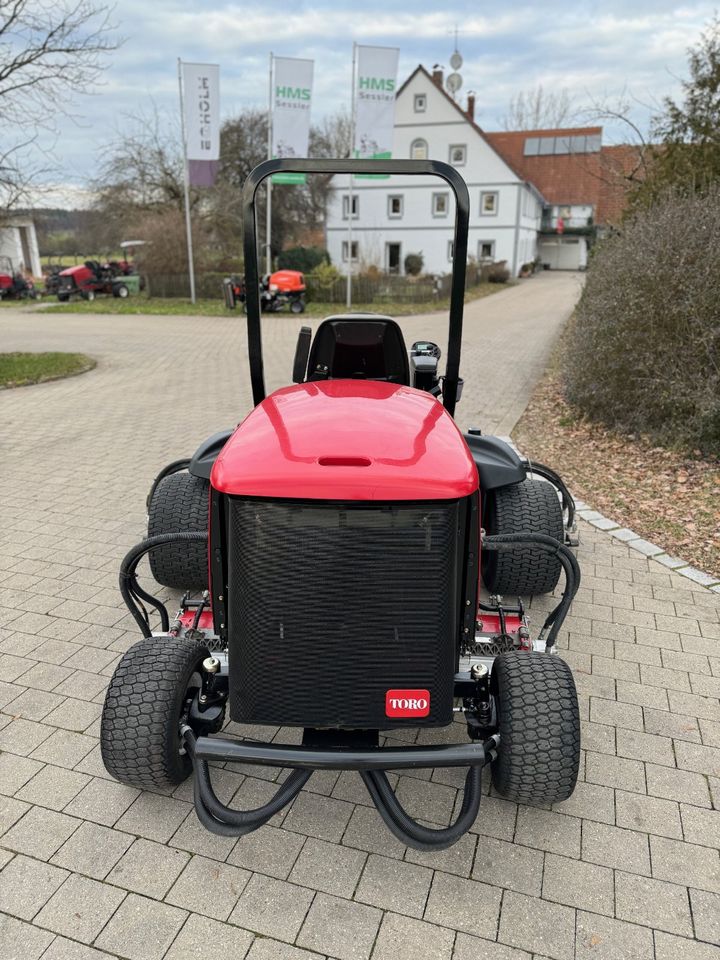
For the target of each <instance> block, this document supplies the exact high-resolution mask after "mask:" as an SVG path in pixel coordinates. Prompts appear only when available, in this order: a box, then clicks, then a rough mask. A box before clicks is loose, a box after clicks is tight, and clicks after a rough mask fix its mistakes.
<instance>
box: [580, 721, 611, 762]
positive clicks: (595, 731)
mask: <svg viewBox="0 0 720 960" xmlns="http://www.w3.org/2000/svg"><path fill="white" fill-rule="evenodd" d="M580 735H581V739H582V745H583V748H584V749H585V750H593V751H595V752H596V753H609V754H612V755H614V754H615V727H611V726H608V725H607V724H604V723H589V722H587V721H584V720H583V721H582V722H581V724H580Z"/></svg>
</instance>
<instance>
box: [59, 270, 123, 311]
mask: <svg viewBox="0 0 720 960" xmlns="http://www.w3.org/2000/svg"><path fill="white" fill-rule="evenodd" d="M132 272H133V270H132V266H131V265H130V264H129V263H127V262H126V261H120V262H112V263H106V264H101V263H100V262H99V261H98V260H86V261H85V263H83V264H82V265H78V266H75V267H68V268H67V269H66V270H61V271H60V273H59V274H58V275H57V280H56V281H55V286H56V289H57V298H58V300H60V301H62V302H63V303H64V302H67V301H68V300H70V298H71V297H75V296H80V297H82V298H83V299H84V300H94V299H95V297H96V295H97V294H98V293H105V294H112V296H113V297H122V298H125V297H128V296H130V285H129V283H128V282H127V280H126V277H127V276H129V275H131V274H132Z"/></svg>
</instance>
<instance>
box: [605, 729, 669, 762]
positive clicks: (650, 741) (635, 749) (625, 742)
mask: <svg viewBox="0 0 720 960" xmlns="http://www.w3.org/2000/svg"><path fill="white" fill-rule="evenodd" d="M617 752H618V756H619V757H629V758H630V759H633V760H645V761H652V762H653V763H658V764H662V765H664V766H666V767H674V766H675V754H674V752H673V745H672V740H671V739H670V738H669V737H658V736H655V735H653V734H649V733H639V732H638V731H637V730H618V732H617Z"/></svg>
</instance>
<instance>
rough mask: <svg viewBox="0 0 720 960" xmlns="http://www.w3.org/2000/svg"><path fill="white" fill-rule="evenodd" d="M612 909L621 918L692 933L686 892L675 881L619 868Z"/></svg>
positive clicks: (664, 928) (690, 934) (672, 930)
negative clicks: (654, 877) (657, 878)
mask: <svg viewBox="0 0 720 960" xmlns="http://www.w3.org/2000/svg"><path fill="white" fill-rule="evenodd" d="M615 913H616V916H617V917H618V919H621V920H629V921H631V922H632V923H639V924H644V925H645V926H648V927H655V928H656V929H658V930H666V931H668V932H669V933H679V934H681V935H684V936H692V919H691V917H690V904H689V901H688V892H687V890H686V889H685V887H680V886H678V885H677V884H674V883H666V882H665V881H662V880H650V879H649V878H648V877H639V876H637V875H635V874H630V873H621V872H620V871H618V872H617V873H616V874H615Z"/></svg>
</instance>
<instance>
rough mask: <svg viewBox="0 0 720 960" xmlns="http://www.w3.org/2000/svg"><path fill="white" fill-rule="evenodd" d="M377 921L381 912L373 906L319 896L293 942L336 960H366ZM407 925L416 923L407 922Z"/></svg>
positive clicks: (375, 931)
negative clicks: (321, 952) (324, 953)
mask: <svg viewBox="0 0 720 960" xmlns="http://www.w3.org/2000/svg"><path fill="white" fill-rule="evenodd" d="M381 919H382V912H381V911H380V910H378V909H377V908H376V907H370V906H366V905H365V904H363V903H354V902H352V901H349V900H341V899H340V898H338V897H331V896H328V895H327V894H324V893H319V894H318V895H317V896H316V897H315V900H314V902H313V905H312V907H311V908H310V911H309V913H308V915H307V918H306V920H305V923H304V924H303V927H302V930H301V931H300V934H299V936H298V938H297V941H296V943H297V945H298V946H300V947H306V948H307V949H309V950H321V951H323V952H326V953H327V954H328V955H329V956H332V957H337V960H367V958H368V957H369V956H370V951H371V950H372V948H373V944H374V942H375V937H376V935H377V931H378V928H379V926H380V920H381ZM408 923H419V921H410V920H409V919H408ZM423 926H424V925H423Z"/></svg>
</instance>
